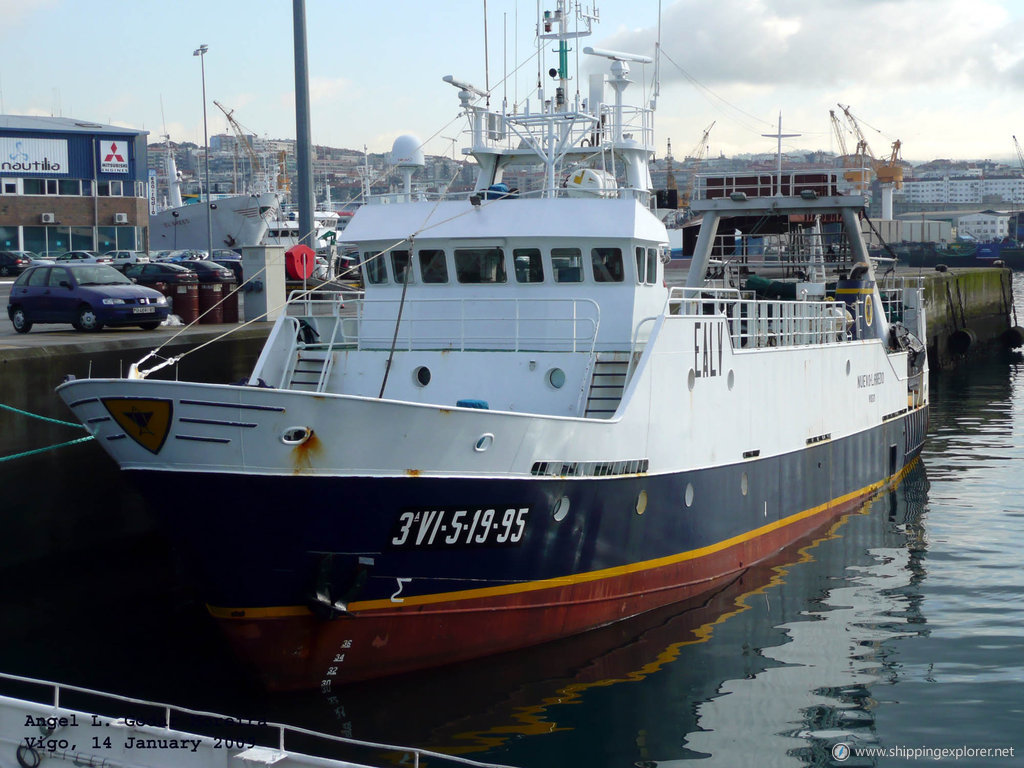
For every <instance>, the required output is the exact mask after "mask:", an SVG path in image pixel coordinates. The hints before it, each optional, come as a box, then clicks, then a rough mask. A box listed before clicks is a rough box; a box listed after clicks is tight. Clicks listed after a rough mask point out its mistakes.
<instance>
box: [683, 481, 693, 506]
mask: <svg viewBox="0 0 1024 768" xmlns="http://www.w3.org/2000/svg"><path fill="white" fill-rule="evenodd" d="M684 501H686V506H688V507H692V506H693V483H687V484H686V496H685V497H684Z"/></svg>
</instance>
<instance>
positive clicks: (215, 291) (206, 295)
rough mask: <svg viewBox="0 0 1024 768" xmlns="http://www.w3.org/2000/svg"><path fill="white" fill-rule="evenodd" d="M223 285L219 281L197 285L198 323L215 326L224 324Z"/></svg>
mask: <svg viewBox="0 0 1024 768" xmlns="http://www.w3.org/2000/svg"><path fill="white" fill-rule="evenodd" d="M222 298H224V285H223V283H221V282H220V281H217V282H210V283H200V284H199V314H200V317H199V322H200V324H204V325H205V324H215V323H223V322H224V305H223V304H221V303H220V300H221V299H222Z"/></svg>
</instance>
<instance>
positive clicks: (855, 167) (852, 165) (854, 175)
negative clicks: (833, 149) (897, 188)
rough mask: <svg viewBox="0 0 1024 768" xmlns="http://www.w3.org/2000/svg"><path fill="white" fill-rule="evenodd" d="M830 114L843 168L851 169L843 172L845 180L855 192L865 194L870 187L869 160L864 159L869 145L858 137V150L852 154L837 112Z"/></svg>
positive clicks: (830, 111) (831, 111)
mask: <svg viewBox="0 0 1024 768" xmlns="http://www.w3.org/2000/svg"><path fill="white" fill-rule="evenodd" d="M839 106H840V107H842V106H843V105H842V104H840V105H839ZM828 114H829V117H831V118H832V130H833V132H834V133H835V136H836V141H837V142H838V143H839V150H840V154H841V157H842V160H843V167H844V168H847V169H849V170H846V171H844V172H843V178H844V179H846V181H848V182H850V183H851V184H852V185H853V188H854V190H856V191H857V192H858V193H860V194H864V193H865V192H867V189H868V186H869V182H868V169H867V160H866V158H865V157H864V154H865V150H866V149H867V143H866V142H865V141H863V139H862V137H860V136H858V137H857V148H856V150H855V151H854V152H853V153H851V152H850V151H849V150H848V149H847V148H846V138H845V137H844V136H843V133H844V131H845V129H844V128H843V126H842V124H841V123H840V122H839V118H838V117H836V113H835V110H832V109H830V110H829V111H828Z"/></svg>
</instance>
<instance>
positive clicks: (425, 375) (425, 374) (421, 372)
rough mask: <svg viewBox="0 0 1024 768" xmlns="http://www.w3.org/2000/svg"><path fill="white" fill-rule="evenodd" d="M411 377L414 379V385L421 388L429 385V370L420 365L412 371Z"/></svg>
mask: <svg viewBox="0 0 1024 768" xmlns="http://www.w3.org/2000/svg"><path fill="white" fill-rule="evenodd" d="M413 375H414V376H415V377H416V383H417V384H419V385H420V386H421V387H425V386H427V384H429V383H430V369H429V368H427V366H425V365H421V366H420V367H419V368H417V369H416V370H415V371H413Z"/></svg>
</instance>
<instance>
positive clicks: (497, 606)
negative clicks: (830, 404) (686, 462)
mask: <svg viewBox="0 0 1024 768" xmlns="http://www.w3.org/2000/svg"><path fill="white" fill-rule="evenodd" d="M869 495H870V494H864V495H862V496H859V497H857V498H855V499H849V500H846V501H844V502H843V503H842V504H836V505H834V506H828V507H826V508H824V509H822V510H821V511H820V512H817V513H816V514H812V515H806V516H796V517H795V518H794V519H793V520H792V522H790V523H789V524H788V525H784V526H781V527H778V528H775V529H773V530H768V531H766V532H764V533H762V534H761V535H758V536H756V537H753V538H750V539H748V540H744V541H741V542H739V543H737V544H734V545H732V546H728V547H725V548H722V549H718V550H717V551H711V552H709V553H707V554H701V553H694V554H695V555H696V556H694V557H692V558H690V559H685V560H682V561H680V562H675V563H672V564H670V565H664V566H658V567H651V568H648V569H645V570H640V571H637V572H633V573H627V574H623V575H615V576H610V577H607V578H601V579H597V580H593V581H583V582H575V583H571V584H567V585H565V586H553V587H548V588H544V589H537V590H533V591H523V592H519V593H516V594H512V595H501V596H489V597H481V598H469V599H459V600H450V601H443V600H441V601H438V602H435V603H431V604H429V605H420V606H408V607H396V608H388V609H384V610H364V611H359V612H357V613H353V614H350V615H345V616H339V617H338V618H335V619H330V620H325V619H320V618H317V617H316V616H314V615H313V614H312V613H309V612H303V613H302V614H300V615H294V616H287V617H282V618H248V617H247V618H228V617H223V618H222V619H221V622H220V623H221V626H222V627H223V629H224V630H225V632H226V634H227V636H228V638H229V640H230V641H231V643H232V645H233V646H234V647H235V650H236V652H237V653H238V654H239V655H240V656H241V657H242V658H243V659H244V660H245V661H246V662H248V663H249V664H250V665H252V666H253V667H255V669H256V670H257V671H258V674H259V677H260V678H261V680H262V682H263V683H264V684H265V685H266V686H267V687H268V688H270V689H271V690H299V689H311V688H319V689H321V690H322V691H324V692H329V691H330V690H331V689H332V688H333V687H335V686H339V685H342V684H345V683H351V682H356V681H360V680H367V679H370V678H374V677H383V676H386V675H393V674H399V673H404V672H410V671H413V670H417V669H425V668H430V667H437V666H442V665H446V664H451V663H454V662H459V661H465V660H467V659H472V658H477V657H481V656H488V655H492V654H496V653H502V652H505V651H511V650H515V649H519V648H524V647H528V646H531V645H537V644H540V643H544V642H548V641H551V640H555V639H558V638H562V637H567V636H569V635H573V634H578V633H580V632H584V631H586V630H588V629H593V628H596V627H600V626H603V625H606V624H610V623H612V622H615V621H620V620H622V619H626V618H629V617H631V616H636V615H638V614H641V613H645V612H647V611H650V610H653V609H655V608H659V607H662V606H666V605H670V604H673V603H677V602H682V601H684V600H687V599H689V598H692V597H694V596H697V595H699V594H701V593H704V592H708V591H711V590H713V589H715V588H717V587H719V586H721V585H722V584H723V583H724V582H726V581H728V580H730V579H732V578H734V577H735V575H736V574H737V573H738V572H740V571H742V570H743V569H745V568H746V567H748V566H750V565H752V564H754V563H756V562H758V561H760V560H763V559H765V558H768V557H770V556H771V555H772V554H774V553H776V552H778V551H779V550H781V549H783V548H784V547H785V546H786V545H788V544H791V543H793V542H795V541H797V540H798V539H800V538H803V537H805V536H807V535H808V534H810V533H811V532H813V531H815V530H817V529H819V528H821V527H822V526H824V525H826V524H827V523H829V522H830V521H832V520H833V519H835V518H836V517H838V516H839V515H840V514H842V513H844V512H848V511H850V510H851V509H853V508H855V507H856V506H857V505H859V504H861V503H862V502H863V501H864V500H865V499H866V498H867V497H868V496H869ZM709 549H713V548H709ZM219 613H220V612H219V611H215V614H219Z"/></svg>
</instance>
